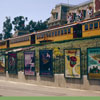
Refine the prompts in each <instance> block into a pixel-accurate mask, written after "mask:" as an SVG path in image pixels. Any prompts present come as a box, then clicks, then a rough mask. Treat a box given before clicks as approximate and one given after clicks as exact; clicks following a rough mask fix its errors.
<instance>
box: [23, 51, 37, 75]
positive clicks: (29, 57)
mask: <svg viewBox="0 0 100 100" xmlns="http://www.w3.org/2000/svg"><path fill="white" fill-rule="evenodd" d="M24 74H25V75H35V51H25V52H24Z"/></svg>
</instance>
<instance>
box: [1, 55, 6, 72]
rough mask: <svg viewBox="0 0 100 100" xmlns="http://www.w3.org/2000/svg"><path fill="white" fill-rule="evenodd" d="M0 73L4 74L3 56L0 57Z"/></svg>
mask: <svg viewBox="0 0 100 100" xmlns="http://www.w3.org/2000/svg"><path fill="white" fill-rule="evenodd" d="M0 73H5V56H3V55H0Z"/></svg>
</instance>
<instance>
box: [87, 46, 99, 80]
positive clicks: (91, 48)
mask: <svg viewBox="0 0 100 100" xmlns="http://www.w3.org/2000/svg"><path fill="white" fill-rule="evenodd" d="M89 49H100V47H90V48H87V79H88V80H100V79H96V78H92V79H90V78H89V75H88V50H89Z"/></svg>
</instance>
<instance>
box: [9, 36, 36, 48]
mask: <svg viewBox="0 0 100 100" xmlns="http://www.w3.org/2000/svg"><path fill="white" fill-rule="evenodd" d="M9 44H10V45H9V48H13V47H21V46H28V45H31V44H35V34H29V35H24V36H18V37H16V38H11V39H10V40H9Z"/></svg>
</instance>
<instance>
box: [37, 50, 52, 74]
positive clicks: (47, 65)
mask: <svg viewBox="0 0 100 100" xmlns="http://www.w3.org/2000/svg"><path fill="white" fill-rule="evenodd" d="M52 54H53V53H52V50H40V54H39V55H40V75H43V76H53V62H52V59H53V58H52V57H53V56H52Z"/></svg>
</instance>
